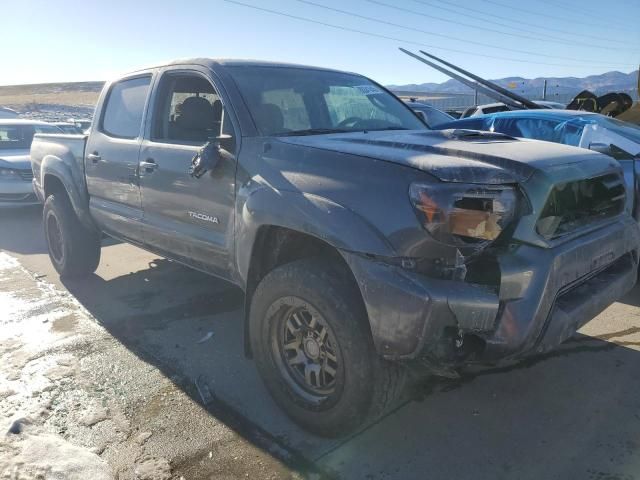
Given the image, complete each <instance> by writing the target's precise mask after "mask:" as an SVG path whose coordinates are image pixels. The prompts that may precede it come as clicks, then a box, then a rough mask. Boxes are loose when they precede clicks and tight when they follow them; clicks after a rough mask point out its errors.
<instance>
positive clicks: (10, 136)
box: [0, 124, 61, 150]
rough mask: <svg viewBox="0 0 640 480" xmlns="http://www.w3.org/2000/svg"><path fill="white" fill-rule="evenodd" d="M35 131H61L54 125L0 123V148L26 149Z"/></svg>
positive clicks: (29, 145)
mask: <svg viewBox="0 0 640 480" xmlns="http://www.w3.org/2000/svg"><path fill="white" fill-rule="evenodd" d="M36 133H61V130H60V129H59V128H58V127H56V126H55V125H25V124H13V125H12V124H9V125H0V150H11V149H28V148H30V147H31V142H32V141H33V135H34V134H36Z"/></svg>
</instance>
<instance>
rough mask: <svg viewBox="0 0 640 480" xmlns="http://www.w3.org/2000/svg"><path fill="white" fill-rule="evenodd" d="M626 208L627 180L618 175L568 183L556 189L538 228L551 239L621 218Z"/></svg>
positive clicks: (544, 210)
mask: <svg viewBox="0 0 640 480" xmlns="http://www.w3.org/2000/svg"><path fill="white" fill-rule="evenodd" d="M624 206H625V187H624V179H623V177H622V176H621V175H619V174H617V173H611V174H607V175H603V176H601V177H595V178H588V179H585V180H579V181H576V182H568V183H564V184H562V185H556V186H555V187H554V188H553V190H552V191H551V193H550V194H549V198H548V199H547V203H546V204H545V207H544V208H543V209H542V213H541V215H540V217H539V218H538V222H537V223H536V228H537V230H538V233H539V234H540V235H542V236H543V237H544V238H546V239H548V240H549V239H553V238H557V237H561V236H562V235H566V234H568V233H571V232H573V231H575V230H578V229H580V228H582V227H585V226H587V225H589V224H590V223H593V222H596V221H598V220H602V219H606V218H610V217H614V216H616V215H619V214H620V213H621V212H622V211H623V210H624Z"/></svg>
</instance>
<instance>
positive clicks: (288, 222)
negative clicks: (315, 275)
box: [236, 187, 394, 285]
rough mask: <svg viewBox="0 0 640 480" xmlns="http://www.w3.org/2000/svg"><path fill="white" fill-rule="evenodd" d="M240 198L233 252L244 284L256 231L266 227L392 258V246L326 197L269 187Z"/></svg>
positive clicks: (360, 218)
mask: <svg viewBox="0 0 640 480" xmlns="http://www.w3.org/2000/svg"><path fill="white" fill-rule="evenodd" d="M239 197H241V198H244V199H245V200H244V202H243V203H242V205H241V206H240V207H239V211H238V214H237V216H236V218H237V222H238V223H237V228H236V252H243V254H239V255H237V271H238V274H239V276H240V280H241V281H242V283H243V284H244V285H246V281H247V277H248V272H249V264H250V261H251V254H250V253H251V252H252V250H253V245H254V243H255V240H256V236H257V233H258V230H259V229H260V227H262V226H266V225H268V226H276V227H284V228H288V229H291V230H295V231H298V232H301V233H305V234H308V235H311V236H314V237H316V238H319V239H321V240H323V241H325V242H326V243H328V244H329V245H332V246H333V247H335V248H337V249H339V250H346V251H352V252H358V253H365V254H372V255H378V256H383V257H389V256H393V255H394V249H393V247H392V246H391V244H390V243H389V242H388V241H387V240H386V238H385V237H384V236H383V234H382V233H381V232H380V231H378V230H377V229H376V228H375V227H374V226H373V225H371V224H370V223H368V222H367V221H366V220H364V219H363V218H362V217H361V216H359V215H358V214H357V213H356V212H354V211H352V210H350V209H348V208H345V207H344V206H342V205H339V204H337V203H335V202H333V201H331V200H329V199H327V198H324V197H320V196H317V195H312V194H306V193H301V192H290V191H281V190H275V189H272V188H268V187H260V188H258V189H256V190H253V191H252V192H251V193H250V194H248V195H246V196H243V195H239ZM245 253H246V254H245Z"/></svg>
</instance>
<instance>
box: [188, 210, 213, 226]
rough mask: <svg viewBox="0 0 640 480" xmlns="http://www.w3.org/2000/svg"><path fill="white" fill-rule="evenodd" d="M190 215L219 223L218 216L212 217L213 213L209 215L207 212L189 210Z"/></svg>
mask: <svg viewBox="0 0 640 480" xmlns="http://www.w3.org/2000/svg"><path fill="white" fill-rule="evenodd" d="M189 216H190V217H191V218H197V219H198V220H204V221H205V222H211V223H215V224H219V223H220V222H219V221H218V217H212V216H211V215H207V214H206V213H198V212H191V211H190V212H189Z"/></svg>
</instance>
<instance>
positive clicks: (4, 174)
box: [0, 167, 22, 181]
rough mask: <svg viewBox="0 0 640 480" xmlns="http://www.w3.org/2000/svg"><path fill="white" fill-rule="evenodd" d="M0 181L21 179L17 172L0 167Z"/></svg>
mask: <svg viewBox="0 0 640 480" xmlns="http://www.w3.org/2000/svg"><path fill="white" fill-rule="evenodd" d="M1 180H22V177H21V176H20V172H18V171H17V170H13V169H12V168H2V167H0V181H1Z"/></svg>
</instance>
